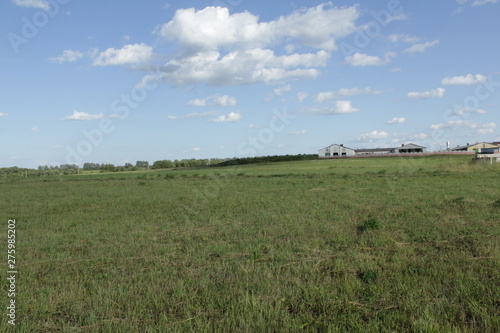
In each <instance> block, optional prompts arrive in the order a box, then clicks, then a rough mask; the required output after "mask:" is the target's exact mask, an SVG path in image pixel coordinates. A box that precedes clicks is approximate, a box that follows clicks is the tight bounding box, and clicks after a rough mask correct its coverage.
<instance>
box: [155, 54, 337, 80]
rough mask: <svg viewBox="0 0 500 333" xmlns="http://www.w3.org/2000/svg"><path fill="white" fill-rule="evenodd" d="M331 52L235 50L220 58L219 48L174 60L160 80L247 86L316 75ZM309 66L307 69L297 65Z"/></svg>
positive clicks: (165, 69)
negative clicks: (300, 52)
mask: <svg viewBox="0 0 500 333" xmlns="http://www.w3.org/2000/svg"><path fill="white" fill-rule="evenodd" d="M328 57H329V54H328V53H327V52H326V51H318V52H317V53H315V54H311V53H307V54H294V55H289V56H276V55H275V54H274V51H272V50H267V49H266V50H263V49H253V50H246V51H233V52H231V53H229V54H226V55H225V56H222V57H221V54H220V53H219V52H217V51H213V52H201V53H198V54H196V55H194V56H190V57H186V58H181V59H174V60H171V61H169V62H168V63H167V65H166V66H164V72H163V73H161V74H160V78H161V79H166V80H169V81H171V82H173V83H175V84H177V85H185V84H188V83H196V82H208V83H209V84H211V85H244V84H252V83H257V82H265V83H272V82H277V81H282V80H291V79H305V78H315V77H317V76H318V75H319V71H318V70H317V69H316V68H311V67H313V66H325V65H326V60H327V59H328ZM296 67H306V68H296Z"/></svg>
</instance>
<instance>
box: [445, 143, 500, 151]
mask: <svg viewBox="0 0 500 333" xmlns="http://www.w3.org/2000/svg"><path fill="white" fill-rule="evenodd" d="M483 148H498V145H496V144H493V143H488V142H478V143H474V144H466V145H465V146H457V147H455V148H451V151H470V152H476V153H480V152H481V150H482V149H483Z"/></svg>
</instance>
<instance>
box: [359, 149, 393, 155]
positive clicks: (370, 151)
mask: <svg viewBox="0 0 500 333" xmlns="http://www.w3.org/2000/svg"><path fill="white" fill-rule="evenodd" d="M393 149H394V148H364V149H356V150H355V152H356V155H386V154H390V153H391V151H392V150H393Z"/></svg>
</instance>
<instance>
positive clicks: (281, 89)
mask: <svg viewBox="0 0 500 333" xmlns="http://www.w3.org/2000/svg"><path fill="white" fill-rule="evenodd" d="M290 90H292V86H291V85H289V84H287V85H286V86H283V87H279V88H275V89H274V90H273V95H274V96H281V95H283V94H284V93H285V92H287V91H290Z"/></svg>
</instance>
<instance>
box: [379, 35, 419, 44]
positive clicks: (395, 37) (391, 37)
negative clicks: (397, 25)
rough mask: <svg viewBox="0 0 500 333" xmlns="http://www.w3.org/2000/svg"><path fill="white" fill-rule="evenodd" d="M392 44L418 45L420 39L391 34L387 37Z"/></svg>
mask: <svg viewBox="0 0 500 333" xmlns="http://www.w3.org/2000/svg"><path fill="white" fill-rule="evenodd" d="M387 38H388V39H389V40H390V41H391V42H393V43H397V42H404V43H416V42H418V41H420V38H419V37H415V36H409V35H405V34H391V35H389V36H388V37H387Z"/></svg>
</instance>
